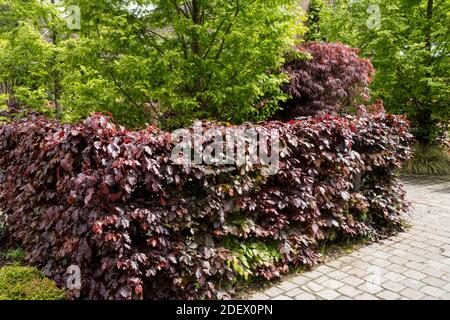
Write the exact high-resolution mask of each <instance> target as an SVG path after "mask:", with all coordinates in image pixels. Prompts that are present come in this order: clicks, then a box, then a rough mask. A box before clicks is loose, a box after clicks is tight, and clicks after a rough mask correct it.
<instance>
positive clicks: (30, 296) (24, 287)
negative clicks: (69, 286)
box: [0, 265, 65, 300]
mask: <svg viewBox="0 0 450 320" xmlns="http://www.w3.org/2000/svg"><path fill="white" fill-rule="evenodd" d="M64 297H65V293H64V291H63V290H61V289H59V288H58V287H57V286H56V283H55V282H53V281H51V280H50V279H48V278H46V277H45V276H44V275H43V274H42V273H41V272H40V271H39V270H38V269H36V268H32V267H22V266H18V265H10V266H5V267H3V268H1V269H0V300H62V299H64Z"/></svg>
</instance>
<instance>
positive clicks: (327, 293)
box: [316, 289, 340, 300]
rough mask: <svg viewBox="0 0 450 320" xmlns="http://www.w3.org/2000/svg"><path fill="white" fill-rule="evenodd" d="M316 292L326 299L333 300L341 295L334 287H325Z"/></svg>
mask: <svg viewBox="0 0 450 320" xmlns="http://www.w3.org/2000/svg"><path fill="white" fill-rule="evenodd" d="M316 294H317V295H318V296H319V297H321V298H323V299H325V300H333V299H335V298H337V297H339V296H340V294H339V293H337V292H336V291H334V290H332V289H324V290H322V291H319V292H317V293H316Z"/></svg>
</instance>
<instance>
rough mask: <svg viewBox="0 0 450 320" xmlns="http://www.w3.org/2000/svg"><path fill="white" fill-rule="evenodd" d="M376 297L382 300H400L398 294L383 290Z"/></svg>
mask: <svg viewBox="0 0 450 320" xmlns="http://www.w3.org/2000/svg"><path fill="white" fill-rule="evenodd" d="M377 297H379V298H381V299H383V300H398V299H400V295H399V294H398V293H395V292H392V291H387V290H383V291H381V292H379V293H377Z"/></svg>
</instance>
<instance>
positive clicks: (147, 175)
mask: <svg viewBox="0 0 450 320" xmlns="http://www.w3.org/2000/svg"><path fill="white" fill-rule="evenodd" d="M240 127H242V128H249V127H255V128H258V130H263V131H266V132H269V131H270V130H271V129H278V130H279V133H280V139H281V143H280V144H281V146H282V147H283V152H282V154H281V159H280V169H279V171H278V173H277V174H275V175H272V176H264V175H261V170H262V166H261V165H253V166H248V165H247V166H246V165H242V166H240V167H236V166H235V167H234V169H233V170H230V168H229V167H227V168H225V167H221V166H211V167H209V168H208V169H209V170H204V169H205V168H204V167H202V166H198V165H197V166H191V167H188V166H181V165H174V164H173V163H171V161H170V154H171V151H172V148H173V147H174V142H173V141H172V140H171V135H170V134H169V133H167V132H163V131H161V130H159V129H158V128H155V127H148V128H147V129H145V130H142V131H126V130H124V129H123V128H121V127H118V126H116V125H115V124H114V123H112V122H111V121H110V119H109V118H108V117H106V116H102V115H94V116H92V117H90V118H88V119H86V120H85V121H84V122H83V123H82V124H75V125H68V124H64V125H63V124H60V123H58V122H56V121H52V120H49V119H46V118H44V117H39V116H29V117H28V118H25V119H22V120H17V121H14V122H12V123H7V124H1V125H0V136H1V140H0V169H1V171H0V208H1V210H3V211H4V212H5V213H6V214H7V217H8V218H7V228H8V235H9V238H10V241H11V243H13V244H15V245H20V246H21V247H23V248H24V249H25V251H26V252H27V260H28V261H29V262H30V263H31V264H33V265H36V266H38V267H40V268H41V269H42V270H43V271H44V273H46V274H47V275H48V276H50V277H51V278H53V279H54V280H55V281H56V282H57V283H59V284H60V285H61V286H65V284H66V281H67V278H68V277H69V274H68V273H67V270H68V268H69V266H71V265H76V266H78V267H79V268H80V271H81V284H82V286H81V288H80V289H72V290H70V291H69V297H71V298H89V299H143V298H144V299H180V298H182V299H199V298H207V299H217V298H218V299H222V298H228V297H229V295H230V294H231V293H232V292H233V287H234V286H235V283H236V282H237V281H238V280H240V281H242V280H243V279H247V278H248V277H253V278H255V277H263V278H266V279H272V278H274V277H279V276H280V275H281V274H282V273H284V272H287V271H288V269H289V268H290V267H293V266H303V265H313V264H314V263H316V262H317V261H318V260H319V258H320V254H319V247H320V245H321V244H323V243H324V242H325V241H332V240H335V239H336V240H337V239H345V238H348V237H363V236H364V237H372V238H377V237H382V236H385V235H388V234H391V233H394V232H396V231H398V230H401V229H402V216H403V215H404V213H405V212H406V211H407V209H408V206H407V204H406V202H405V198H404V191H403V190H402V187H401V185H400V184H399V181H398V178H397V175H396V171H397V169H399V168H400V167H401V165H402V164H403V163H404V162H405V161H406V160H408V159H409V158H410V154H411V150H410V147H409V145H410V143H411V139H412V136H411V135H410V134H409V131H408V129H409V125H408V122H407V121H406V120H405V118H403V117H401V116H393V115H389V114H385V113H377V114H369V115H366V116H364V117H330V116H325V117H321V118H303V119H299V120H294V121H290V122H288V123H282V122H276V121H272V122H265V123H261V124H258V125H251V124H247V125H243V126H240ZM210 128H217V129H219V130H225V129H226V128H227V127H225V126H221V125H218V124H214V123H203V130H206V129H210ZM204 143H205V145H206V144H207V143H208V141H204ZM358 173H362V182H361V188H360V189H356V188H355V186H354V177H355V175H357V174H358Z"/></svg>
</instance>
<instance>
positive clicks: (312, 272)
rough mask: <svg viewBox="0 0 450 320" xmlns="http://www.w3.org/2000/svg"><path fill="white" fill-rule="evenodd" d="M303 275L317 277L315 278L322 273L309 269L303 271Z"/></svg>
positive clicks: (311, 277)
mask: <svg viewBox="0 0 450 320" xmlns="http://www.w3.org/2000/svg"><path fill="white" fill-rule="evenodd" d="M305 276H306V277H308V278H310V279H317V278H319V277H321V276H323V274H322V273H320V272H318V271H316V270H314V271H310V272H305Z"/></svg>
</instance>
